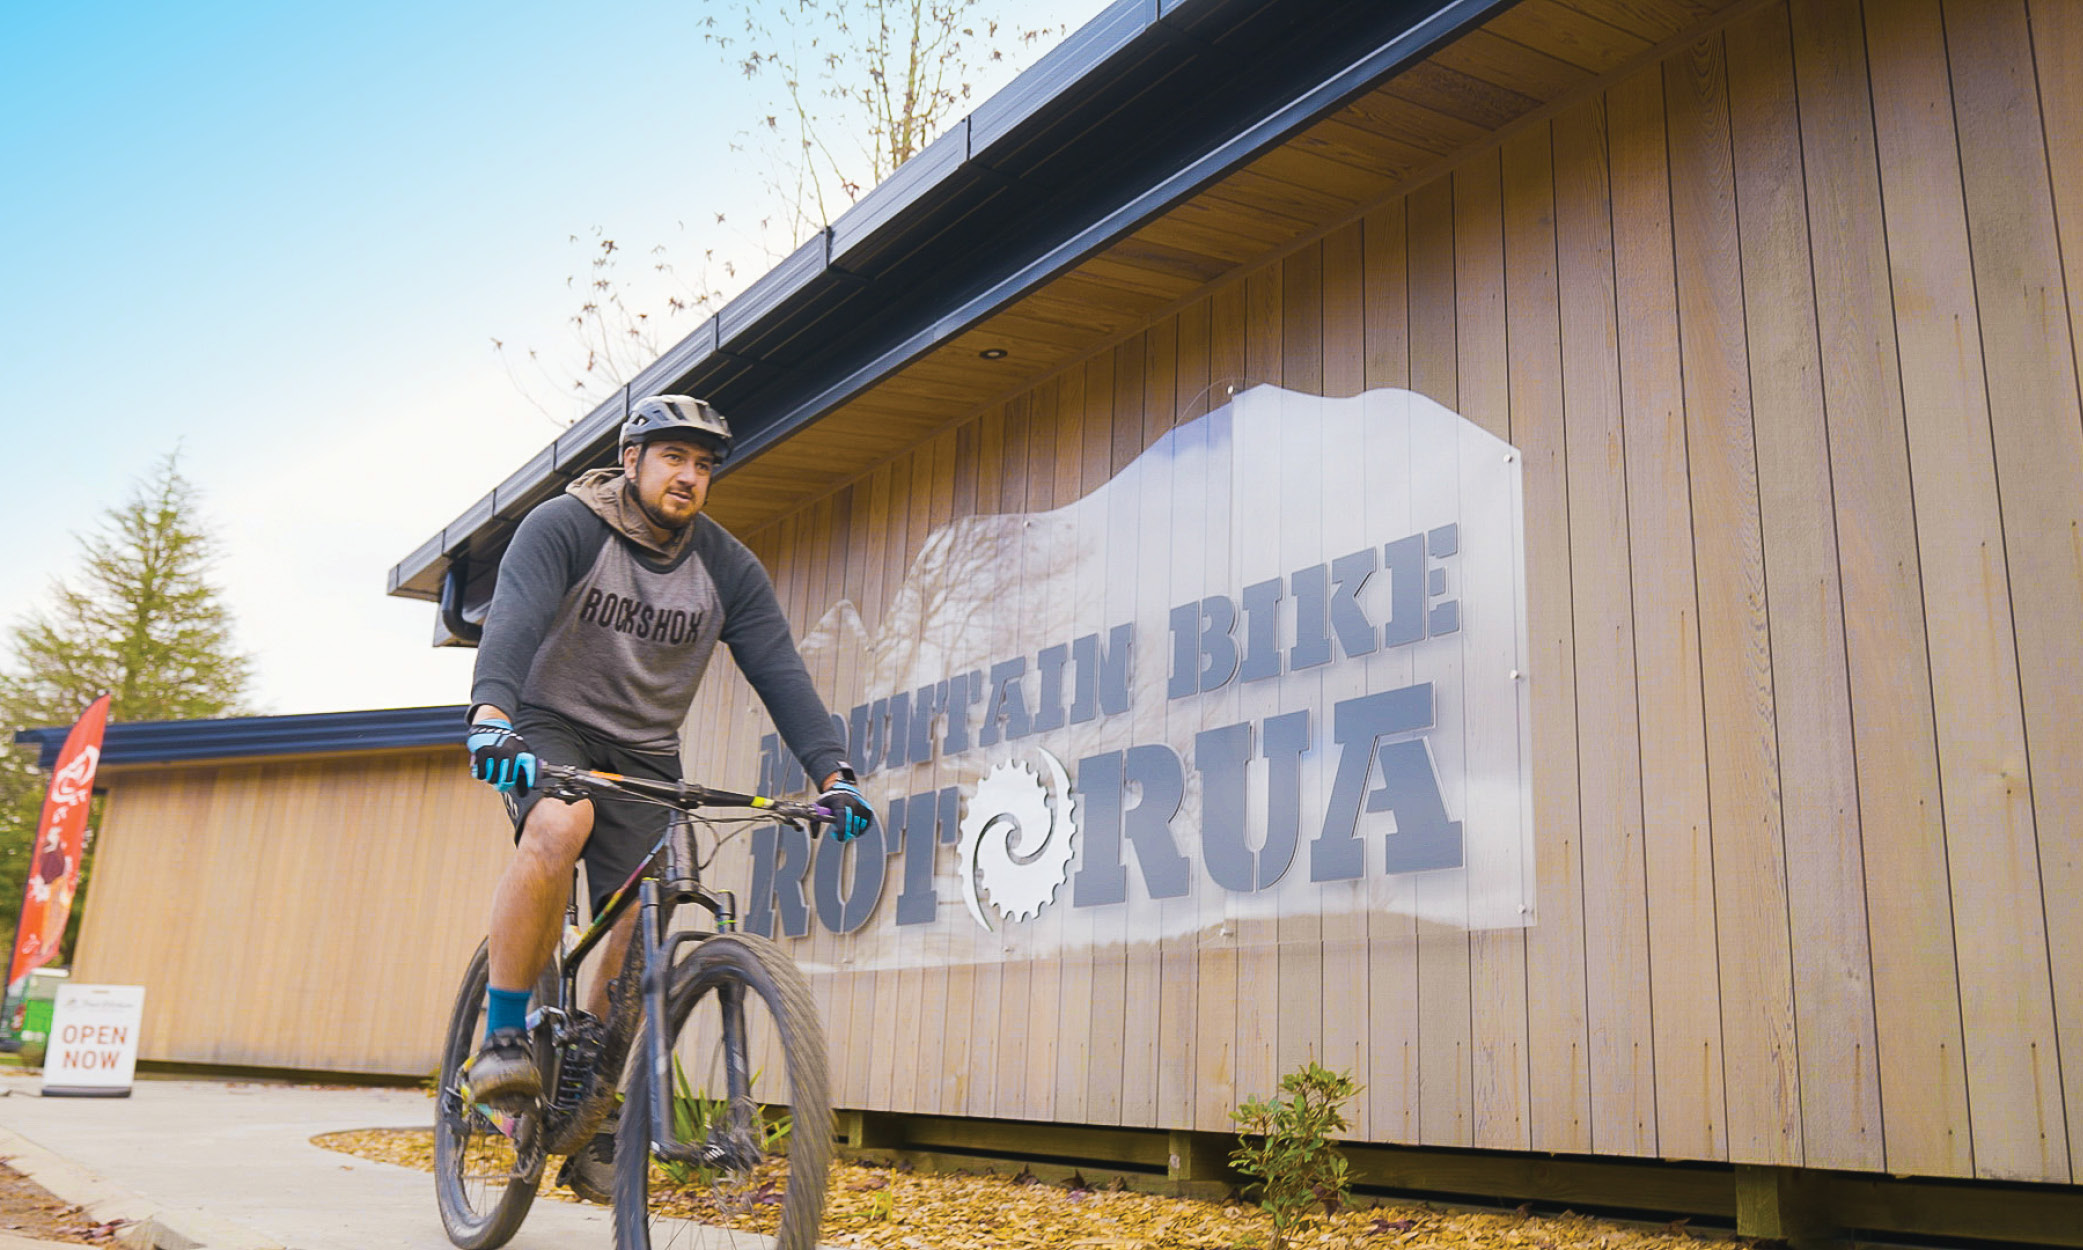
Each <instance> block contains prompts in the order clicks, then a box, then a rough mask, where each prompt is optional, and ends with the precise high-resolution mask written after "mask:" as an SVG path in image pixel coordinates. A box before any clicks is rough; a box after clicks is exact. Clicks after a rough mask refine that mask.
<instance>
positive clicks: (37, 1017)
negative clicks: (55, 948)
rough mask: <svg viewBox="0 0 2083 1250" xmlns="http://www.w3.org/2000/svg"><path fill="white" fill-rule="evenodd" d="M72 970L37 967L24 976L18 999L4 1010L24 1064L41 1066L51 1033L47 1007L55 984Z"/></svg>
mask: <svg viewBox="0 0 2083 1250" xmlns="http://www.w3.org/2000/svg"><path fill="white" fill-rule="evenodd" d="M71 975H72V974H71V973H70V972H68V971H67V970H66V969H64V968H38V969H36V970H35V971H34V972H31V973H30V974H29V976H28V978H27V980H28V985H27V986H25V987H24V989H23V992H22V999H21V1001H20V1002H18V1003H16V1004H15V1009H14V1010H13V1011H12V1012H10V1013H8V1019H7V1025H8V1033H9V1035H10V1038H11V1040H13V1041H14V1042H15V1044H16V1045H15V1048H16V1049H18V1050H19V1051H20V1052H21V1056H22V1063H23V1065H24V1066H25V1067H31V1068H40V1067H42V1066H43V1052H44V1047H45V1045H46V1044H47V1043H48V1042H49V1040H50V1036H51V1011H52V1009H53V1006H54V1004H55V1003H56V1001H57V998H58V987H59V986H61V985H63V984H65V980H66V978H67V977H69V976H71Z"/></svg>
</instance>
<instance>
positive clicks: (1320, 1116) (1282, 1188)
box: [1230, 1060, 1360, 1250]
mask: <svg viewBox="0 0 2083 1250" xmlns="http://www.w3.org/2000/svg"><path fill="white" fill-rule="evenodd" d="M1359 1092H1360V1087H1359V1085H1357V1084H1355V1083H1354V1081H1353V1079H1352V1077H1350V1076H1349V1075H1347V1074H1345V1073H1343V1072H1333V1071H1331V1070H1330V1069H1328V1068H1325V1067H1323V1066H1322V1065H1320V1064H1318V1063H1317V1062H1316V1061H1315V1060H1311V1061H1310V1062H1309V1064H1308V1066H1307V1067H1304V1068H1302V1069H1301V1070H1300V1071H1298V1072H1290V1073H1288V1074H1287V1075H1286V1076H1284V1077H1282V1078H1281V1080H1280V1093H1281V1095H1282V1096H1281V1097H1278V1098H1271V1099H1257V1098H1254V1099H1252V1100H1251V1101H1249V1102H1247V1103H1245V1104H1244V1105H1243V1106H1241V1107H1239V1108H1237V1109H1236V1110H1235V1111H1233V1112H1231V1113H1230V1118H1231V1119H1233V1120H1235V1121H1236V1122H1237V1134H1238V1136H1237V1142H1238V1144H1237V1149H1236V1151H1235V1153H1233V1154H1231V1155H1230V1162H1231V1163H1232V1164H1233V1165H1235V1167H1236V1169H1237V1170H1238V1171H1240V1172H1242V1173H1244V1174H1245V1175H1246V1176H1255V1177H1258V1178H1259V1179H1258V1181H1257V1183H1255V1184H1253V1185H1250V1186H1247V1187H1246V1192H1247V1193H1249V1192H1250V1191H1252V1190H1256V1191H1257V1192H1258V1196H1259V1206H1261V1207H1263V1208H1265V1210H1266V1211H1267V1212H1268V1213H1269V1214H1271V1215H1272V1217H1273V1245H1272V1250H1282V1247H1284V1246H1285V1245H1286V1244H1287V1237H1288V1234H1289V1232H1290V1231H1292V1230H1293V1228H1294V1227H1295V1225H1296V1223H1297V1222H1298V1221H1300V1220H1301V1218H1302V1217H1303V1216H1304V1215H1305V1214H1307V1213H1308V1212H1309V1211H1310V1209H1311V1208H1313V1207H1315V1206H1317V1205H1318V1204H1322V1206H1323V1208H1324V1212H1325V1213H1326V1214H1330V1213H1332V1212H1335V1211H1337V1210H1338V1209H1339V1208H1340V1207H1341V1206H1343V1205H1345V1203H1346V1201H1347V1191H1348V1190H1349V1189H1350V1188H1351V1186H1352V1180H1351V1178H1350V1177H1349V1176H1347V1175H1346V1165H1345V1156H1344V1155H1342V1154H1340V1153H1339V1152H1338V1147H1337V1146H1335V1145H1333V1144H1332V1141H1331V1137H1332V1135H1333V1134H1335V1133H1340V1132H1343V1131H1344V1130H1345V1129H1346V1127H1347V1125H1346V1123H1345V1114H1344V1111H1343V1110H1342V1108H1343V1107H1344V1105H1345V1104H1346V1103H1347V1102H1348V1101H1350V1100H1351V1099H1352V1097H1353V1096H1354V1095H1355V1094H1357V1093H1359Z"/></svg>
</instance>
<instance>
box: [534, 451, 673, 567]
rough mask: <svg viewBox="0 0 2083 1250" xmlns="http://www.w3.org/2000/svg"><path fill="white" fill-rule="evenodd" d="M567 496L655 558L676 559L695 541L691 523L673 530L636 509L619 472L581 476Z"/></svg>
mask: <svg viewBox="0 0 2083 1250" xmlns="http://www.w3.org/2000/svg"><path fill="white" fill-rule="evenodd" d="M564 493H565V494H567V495H574V496H576V497H577V498H578V501H579V502H580V503H582V504H585V505H586V506H587V507H588V508H590V509H592V510H593V514H594V515H595V516H598V517H599V518H600V519H601V520H603V521H606V522H607V523H608V528H609V529H611V530H614V531H615V532H616V533H617V534H620V535H622V537H624V538H627V539H628V540H629V541H631V542H633V543H635V544H636V545H637V546H639V547H641V548H643V549H644V550H645V551H648V552H651V553H652V554H653V555H657V556H661V557H663V558H665V559H668V560H671V559H676V558H678V556H679V554H680V553H681V552H682V551H684V550H686V549H687V543H688V540H689V539H691V538H693V537H694V525H693V524H692V523H689V524H687V525H683V526H681V527H680V528H679V529H676V530H673V529H667V528H665V527H664V526H662V525H660V524H658V523H657V522H655V521H653V520H652V519H651V518H650V516H649V515H648V514H647V513H645V511H644V510H643V509H642V508H640V507H638V506H637V502H636V499H635V497H634V496H633V495H632V493H631V488H630V484H629V479H628V477H627V476H626V475H625V474H624V473H623V472H622V470H621V469H619V468H612V469H594V470H592V471H591V472H587V473H581V474H580V475H579V476H578V477H577V478H576V479H574V480H573V482H572V483H571V485H569V486H567V487H565V488H564Z"/></svg>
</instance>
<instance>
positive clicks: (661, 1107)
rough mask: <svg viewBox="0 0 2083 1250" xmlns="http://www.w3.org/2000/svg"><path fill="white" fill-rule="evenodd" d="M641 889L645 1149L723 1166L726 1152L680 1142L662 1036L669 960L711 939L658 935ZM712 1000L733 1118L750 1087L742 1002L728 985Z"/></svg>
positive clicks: (648, 885)
mask: <svg viewBox="0 0 2083 1250" xmlns="http://www.w3.org/2000/svg"><path fill="white" fill-rule="evenodd" d="M641 891H642V892H641V896H640V901H639V903H638V904H637V906H638V909H639V910H638V915H639V922H638V924H637V928H638V930H639V932H640V933H641V935H642V937H641V940H642V941H643V943H644V980H643V993H644V1050H645V1057H646V1059H647V1060H648V1061H649V1063H650V1064H651V1105H650V1106H649V1107H647V1108H645V1112H646V1113H647V1114H648V1115H649V1116H650V1117H651V1149H652V1152H653V1153H654V1154H656V1155H657V1156H658V1157H659V1158H660V1159H664V1160H667V1161H669V1162H675V1163H693V1164H698V1165H702V1166H712V1165H715V1164H717V1163H720V1162H725V1161H726V1156H727V1155H728V1153H729V1152H728V1151H726V1150H725V1149H723V1148H722V1147H719V1146H717V1145H715V1144H713V1143H711V1142H705V1141H681V1140H680V1137H679V1134H678V1132H677V1131H676V1130H675V1128H674V1125H673V1093H674V1089H673V1039H672V1037H671V1035H670V1034H669V1033H668V1032H667V1024H666V997H667V992H668V990H669V989H670V988H671V985H672V973H673V957H674V956H675V955H676V954H677V953H678V952H679V949H680V947H681V946H683V945H685V944H686V943H689V942H700V941H702V940H703V939H705V938H710V937H714V936H715V935H714V934H712V933H698V932H693V931H687V930H683V931H681V932H679V933H674V934H666V933H664V932H662V930H663V928H664V915H665V909H664V907H663V905H662V903H661V901H660V898H659V893H660V891H659V884H658V882H657V881H656V880H655V879H647V880H645V881H644V883H643V885H642V887H641ZM704 893H706V891H704ZM716 996H717V1005H718V1006H719V1007H720V1008H721V1010H722V1013H723V1029H724V1036H725V1040H724V1047H723V1051H724V1069H725V1072H724V1079H725V1081H726V1082H727V1085H728V1088H727V1090H726V1093H727V1095H728V1098H729V1105H730V1106H731V1108H732V1111H731V1114H732V1116H733V1117H734V1118H736V1117H737V1116H739V1114H740V1113H739V1111H738V1109H737V1107H738V1104H739V1103H740V1102H742V1101H745V1099H743V1098H741V1097H740V1094H741V1093H745V1094H748V1095H749V1091H750V1089H751V1081H750V1080H749V1079H748V1078H747V1075H746V1072H745V1061H744V1054H743V1051H744V1047H743V1044H742V1042H741V1041H740V1039H741V1038H743V1037H744V1033H745V1015H744V1002H743V999H742V998H741V997H740V996H739V993H738V988H737V987H736V986H735V985H732V984H730V983H728V982H726V983H725V984H723V985H721V986H718V987H717V990H716Z"/></svg>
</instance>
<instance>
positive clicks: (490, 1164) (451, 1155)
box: [434, 943, 555, 1250]
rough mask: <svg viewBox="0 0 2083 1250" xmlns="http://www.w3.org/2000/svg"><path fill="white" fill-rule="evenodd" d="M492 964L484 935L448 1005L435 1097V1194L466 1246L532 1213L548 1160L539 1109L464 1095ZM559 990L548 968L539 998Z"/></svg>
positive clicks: (503, 1234) (541, 1056)
mask: <svg viewBox="0 0 2083 1250" xmlns="http://www.w3.org/2000/svg"><path fill="white" fill-rule="evenodd" d="M489 967H490V961H489V956H488V954H487V949H486V946H485V944H483V943H480V944H479V945H478V948H477V954H476V955H475V956H473V957H472V958H471V960H470V966H469V968H468V969H466V970H465V972H464V973H463V985H462V988H460V989H459V990H457V992H456V1005H455V1008H454V1010H452V1011H451V1012H450V1013H449V1021H448V1036H447V1037H446V1038H445V1039H444V1041H443V1042H442V1047H441V1075H440V1077H439V1081H440V1086H439V1088H438V1089H437V1090H436V1092H435V1102H434V1197H435V1202H436V1204H437V1205H438V1206H439V1207H440V1208H441V1224H442V1227H443V1228H444V1229H446V1230H447V1232H448V1239H449V1240H450V1241H452V1242H454V1243H455V1244H456V1245H457V1246H458V1247H460V1248H461V1250H493V1248H494V1247H496V1246H503V1245H505V1244H506V1243H507V1240H508V1239H509V1238H511V1237H512V1236H513V1235H514V1233H515V1231H516V1230H518V1229H519V1228H520V1227H521V1221H522V1220H524V1219H526V1218H527V1217H528V1207H529V1205H530V1204H532V1203H533V1202H534V1201H535V1190H536V1187H537V1186H538V1185H540V1184H541V1183H542V1169H543V1164H544V1162H545V1161H546V1160H545V1156H544V1153H543V1149H542V1147H543V1142H542V1127H543V1125H542V1116H541V1114H540V1113H539V1112H533V1111H532V1112H528V1113H525V1114H522V1115H518V1116H515V1115H508V1114H506V1113H504V1112H499V1111H495V1110H493V1109H492V1108H489V1107H485V1106H482V1105H480V1104H478V1103H476V1102H474V1101H472V1100H470V1099H469V1098H467V1097H466V1096H465V1087H466V1085H467V1083H468V1075H467V1074H466V1073H465V1072H464V1065H465V1064H466V1063H468V1062H469V1060H470V1057H471V1056H472V1055H473V1054H475V1053H477V1046H478V1043H479V1042H480V1041H482V1040H483V1038H484V1032H485V985H486V983H487V980H488V978H489ZM554 992H555V981H554V979H553V978H550V977H548V976H547V975H545V977H544V979H543V982H542V983H541V984H540V985H538V986H537V988H536V999H535V1001H536V1002H537V1003H539V1002H540V1001H541V1000H542V999H543V998H544V997H545V996H546V995H549V994H554ZM543 1050H544V1048H543V1047H542V1046H541V1044H540V1041H539V1040H538V1045H537V1053H536V1057H535V1062H536V1064H537V1065H538V1066H539V1067H540V1068H542V1069H543V1070H544V1071H548V1068H549V1065H548V1064H547V1062H546V1060H547V1059H548V1056H547V1055H546V1054H545V1053H543Z"/></svg>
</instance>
